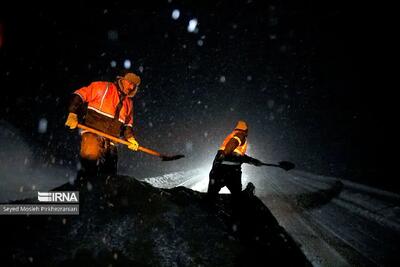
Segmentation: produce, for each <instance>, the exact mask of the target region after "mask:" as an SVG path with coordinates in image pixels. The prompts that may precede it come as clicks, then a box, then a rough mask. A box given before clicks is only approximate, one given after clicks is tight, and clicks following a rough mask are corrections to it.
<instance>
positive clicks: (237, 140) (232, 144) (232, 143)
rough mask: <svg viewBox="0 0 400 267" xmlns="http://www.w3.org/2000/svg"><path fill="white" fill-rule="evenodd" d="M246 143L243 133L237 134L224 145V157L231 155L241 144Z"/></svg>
mask: <svg viewBox="0 0 400 267" xmlns="http://www.w3.org/2000/svg"><path fill="white" fill-rule="evenodd" d="M245 142H246V134H245V133H244V132H237V133H236V134H235V135H234V136H233V137H232V138H231V140H229V142H228V143H227V144H226V146H225V149H224V150H223V151H224V155H231V154H232V152H233V151H234V150H235V149H236V148H237V147H238V146H240V145H241V144H244V143H245Z"/></svg>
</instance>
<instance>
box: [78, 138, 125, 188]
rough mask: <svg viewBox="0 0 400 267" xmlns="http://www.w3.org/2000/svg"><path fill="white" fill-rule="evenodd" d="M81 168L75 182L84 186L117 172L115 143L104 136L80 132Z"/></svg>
mask: <svg viewBox="0 0 400 267" xmlns="http://www.w3.org/2000/svg"><path fill="white" fill-rule="evenodd" d="M80 163H81V169H80V170H79V171H78V176H77V180H76V183H78V185H79V186H84V185H86V184H87V182H90V183H91V184H94V183H98V182H102V181H100V179H105V178H106V177H107V175H115V174H117V164H118V151H117V148H116V147H115V145H113V144H110V141H109V140H108V139H106V138H103V137H101V136H98V135H96V134H93V133H84V134H82V142H81V151H80Z"/></svg>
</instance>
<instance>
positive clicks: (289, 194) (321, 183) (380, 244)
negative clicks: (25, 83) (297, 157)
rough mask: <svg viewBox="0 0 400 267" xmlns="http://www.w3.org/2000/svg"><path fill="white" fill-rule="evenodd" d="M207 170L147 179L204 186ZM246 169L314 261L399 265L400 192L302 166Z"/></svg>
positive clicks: (246, 176) (156, 182)
mask: <svg viewBox="0 0 400 267" xmlns="http://www.w3.org/2000/svg"><path fill="white" fill-rule="evenodd" d="M207 172H208V170H207V171H206V172H205V171H204V170H202V169H194V170H191V171H189V172H177V173H171V174H168V175H164V176H160V177H151V178H146V179H145V180H146V181H147V182H149V183H151V184H153V185H156V186H158V187H165V188H170V187H175V186H185V187H188V188H191V189H193V190H197V191H201V192H205V191H206V190H207V184H208V178H207ZM243 173H244V174H243V185H244V186H245V185H246V184H247V182H250V181H251V182H252V183H253V184H254V185H255V186H256V195H257V196H258V197H259V198H260V199H262V200H263V202H264V203H265V205H267V206H268V208H269V209H270V210H271V212H272V213H273V214H274V215H275V217H276V218H277V219H278V221H279V223H280V224H281V225H282V226H283V227H284V228H285V229H286V230H287V231H288V232H289V233H290V234H291V235H292V236H293V238H294V239H295V240H296V241H297V242H298V243H299V244H300V246H301V248H302V250H303V252H304V253H305V254H306V255H307V257H308V258H309V260H310V261H311V262H312V263H313V265H314V266H374V265H377V266H400V265H399V263H400V260H399V259H400V242H399V240H400V216H399V215H400V196H399V195H397V194H393V193H390V192H386V191H382V190H378V189H374V188H371V187H367V186H364V185H361V184H357V183H352V182H349V181H346V180H340V179H337V178H332V177H325V176H321V175H315V174H311V173H307V172H302V171H297V170H295V171H290V172H285V171H283V170H280V169H272V168H271V169H266V168H264V169H263V168H247V169H246V168H245V169H244V172H243ZM224 192H227V191H226V188H224V189H223V190H222V191H221V193H224Z"/></svg>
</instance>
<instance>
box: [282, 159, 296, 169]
mask: <svg viewBox="0 0 400 267" xmlns="http://www.w3.org/2000/svg"><path fill="white" fill-rule="evenodd" d="M279 167H280V168H282V169H284V170H285V171H288V170H292V169H294V168H295V167H296V165H294V163H292V162H290V161H280V162H279Z"/></svg>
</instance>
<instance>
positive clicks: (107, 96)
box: [70, 81, 133, 136]
mask: <svg viewBox="0 0 400 267" xmlns="http://www.w3.org/2000/svg"><path fill="white" fill-rule="evenodd" d="M74 94H76V95H78V96H80V98H81V99H82V101H83V103H87V113H86V116H85V124H86V125H87V126H89V127H93V128H95V129H98V130H100V131H103V132H106V133H109V134H112V135H114V136H119V135H120V134H121V131H122V129H123V127H124V126H125V128H126V127H129V128H132V126H133V103H132V100H131V99H130V98H129V97H124V98H121V101H122V104H121V108H120V111H119V116H118V118H115V114H116V110H117V106H118V104H119V102H120V93H119V92H118V89H117V86H116V85H115V84H114V83H111V82H103V81H97V82H92V83H91V84H90V85H89V86H85V87H82V88H80V89H78V90H76V91H75V92H74ZM72 106H74V105H72ZM74 109H76V108H74V107H73V108H72V109H71V108H70V112H71V111H74Z"/></svg>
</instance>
